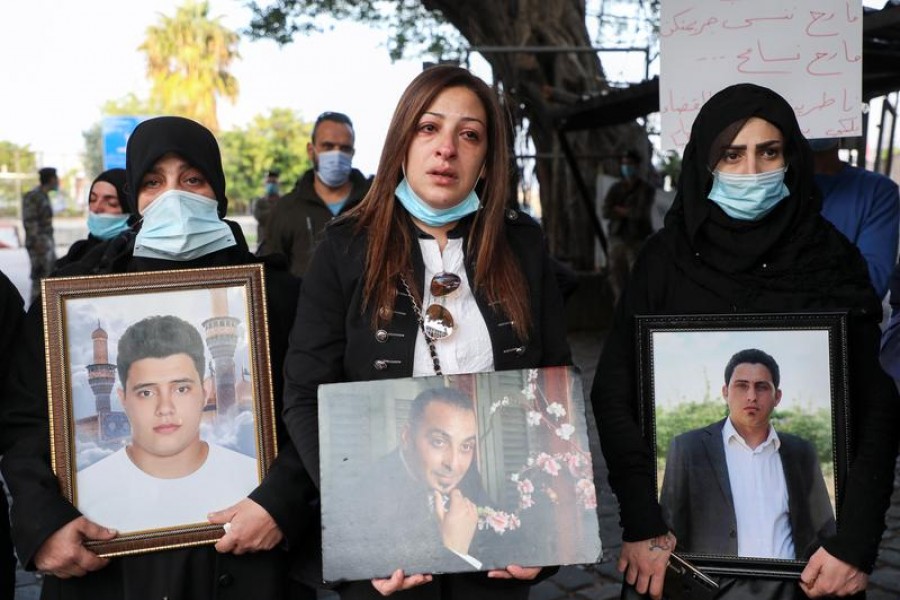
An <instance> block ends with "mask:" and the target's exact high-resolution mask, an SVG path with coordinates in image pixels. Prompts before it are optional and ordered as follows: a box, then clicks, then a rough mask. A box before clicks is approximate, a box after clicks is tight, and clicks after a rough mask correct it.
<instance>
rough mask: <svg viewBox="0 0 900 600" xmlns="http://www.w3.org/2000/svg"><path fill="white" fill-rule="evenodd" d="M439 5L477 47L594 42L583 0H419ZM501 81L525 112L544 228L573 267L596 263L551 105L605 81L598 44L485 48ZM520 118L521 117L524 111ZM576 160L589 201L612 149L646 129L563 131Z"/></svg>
mask: <svg viewBox="0 0 900 600" xmlns="http://www.w3.org/2000/svg"><path fill="white" fill-rule="evenodd" d="M422 3H423V5H424V6H425V8H427V9H429V10H434V11H439V12H440V13H441V14H442V15H443V16H444V18H445V19H446V21H447V22H449V23H450V24H452V25H453V26H454V27H456V28H457V29H458V30H459V31H460V33H461V34H462V35H463V36H464V37H465V38H466V39H467V40H468V42H469V44H471V45H472V46H474V47H478V46H513V47H515V46H547V47H554V48H585V47H589V46H591V45H592V41H591V39H590V35H589V34H588V31H587V26H586V23H585V3H584V0H559V1H556V2H548V1H547V0H492V1H490V2H485V1H484V0H423V2H422ZM483 55H484V57H485V59H486V60H487V61H488V62H489V63H490V65H491V66H492V67H493V70H494V78H495V80H496V81H498V82H500V84H501V85H502V90H501V93H502V95H503V97H504V99H505V100H506V103H507V105H508V106H509V108H510V110H511V111H512V114H513V116H514V118H515V119H516V122H517V123H518V124H520V125H521V124H523V122H524V121H526V120H527V123H528V134H529V135H530V136H531V139H532V140H533V142H534V147H535V150H536V152H537V155H538V158H537V166H536V171H537V178H538V183H539V185H540V192H541V209H542V214H543V223H544V229H545V231H546V234H547V237H548V240H549V244H550V250H551V252H552V253H553V254H554V255H555V256H557V257H558V258H561V259H563V260H567V261H569V262H570V263H571V264H572V265H573V266H574V267H575V268H577V269H592V268H594V266H595V260H594V254H595V251H594V248H595V240H596V237H595V234H594V231H593V229H592V228H591V227H590V222H591V221H590V220H589V218H588V216H587V213H586V212H585V211H586V209H585V207H584V202H583V200H582V199H581V198H580V197H579V195H578V190H577V188H576V187H575V183H574V179H573V177H572V172H571V170H570V168H569V166H568V164H567V163H566V161H565V159H564V157H563V156H562V153H561V150H560V147H559V140H558V138H557V132H556V129H555V126H554V122H553V120H552V118H551V113H552V111H553V110H554V109H559V108H562V107H564V106H565V105H566V104H571V103H573V102H575V101H577V100H579V99H581V98H582V97H585V96H586V95H595V94H597V93H599V92H601V91H603V90H605V89H607V88H608V86H607V84H606V81H605V78H604V75H603V67H602V65H601V64H600V59H599V57H598V56H597V54H596V53H595V52H584V51H577V52H575V51H561V52H552V53H551V52H547V53H544V52H541V53H535V52H527V51H522V52H515V53H510V52H484V53H483ZM523 118H524V119H523ZM568 140H569V143H570V145H571V146H572V150H573V151H574V153H575V155H576V156H577V157H579V160H578V168H579V169H580V172H581V174H582V177H583V178H584V180H585V182H586V183H587V185H588V189H589V190H590V193H591V200H592V201H593V198H594V194H595V193H596V192H595V189H596V185H595V182H596V176H597V173H598V171H602V170H606V171H607V172H609V173H615V172H616V170H617V168H618V160H617V157H618V156H619V155H620V154H621V153H622V151H623V150H625V149H627V148H631V147H635V148H636V149H637V150H638V151H639V152H640V153H641V154H642V155H644V154H646V153H645V152H644V151H643V150H644V149H645V148H647V147H648V143H647V138H646V134H645V132H644V131H643V130H642V129H641V128H640V127H639V126H638V125H637V124H636V123H634V122H632V123H629V124H624V125H619V126H616V127H610V128H606V129H597V130H589V131H584V132H577V133H570V134H568Z"/></svg>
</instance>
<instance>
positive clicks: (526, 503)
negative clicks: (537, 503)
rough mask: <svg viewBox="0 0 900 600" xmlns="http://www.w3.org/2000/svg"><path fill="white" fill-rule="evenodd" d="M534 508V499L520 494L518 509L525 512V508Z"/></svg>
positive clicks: (529, 495) (528, 495)
mask: <svg viewBox="0 0 900 600" xmlns="http://www.w3.org/2000/svg"><path fill="white" fill-rule="evenodd" d="M532 506H534V498H533V497H532V496H531V494H522V495H521V496H519V508H521V509H522V510H525V509H526V508H531V507H532Z"/></svg>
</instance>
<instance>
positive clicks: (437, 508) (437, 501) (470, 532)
mask: <svg viewBox="0 0 900 600" xmlns="http://www.w3.org/2000/svg"><path fill="white" fill-rule="evenodd" d="M432 493H433V494H434V512H435V514H436V515H437V519H438V524H439V525H440V529H441V539H442V540H443V542H444V546H446V547H447V548H449V549H450V550H453V551H454V552H458V553H459V554H466V555H467V554H469V546H471V545H472V538H474V537H475V529H476V528H477V527H478V508H477V507H476V506H475V504H474V503H473V502H472V501H471V500H469V499H468V498H466V497H465V496H463V495H462V492H460V491H459V490H458V489H454V490H452V491H451V492H450V502H449V504H448V506H447V508H444V503H443V501H442V500H441V494H440V492H437V491H435V492H432Z"/></svg>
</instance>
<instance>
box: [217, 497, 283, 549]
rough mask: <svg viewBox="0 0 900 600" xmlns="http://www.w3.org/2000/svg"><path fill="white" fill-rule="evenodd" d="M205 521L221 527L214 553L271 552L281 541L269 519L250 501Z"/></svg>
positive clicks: (270, 516)
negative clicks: (221, 531) (221, 533)
mask: <svg viewBox="0 0 900 600" xmlns="http://www.w3.org/2000/svg"><path fill="white" fill-rule="evenodd" d="M207 518H208V519H209V522H210V523H215V524H217V525H223V526H225V535H223V536H222V538H221V539H220V540H219V541H218V542H216V550H217V551H218V552H222V553H226V552H231V553H233V554H244V553H245V552H259V551H260V550H271V549H272V548H274V547H275V544H277V543H278V542H280V541H281V540H282V539H283V538H284V534H282V533H281V529H279V527H278V524H277V523H276V522H275V519H273V518H272V515H270V514H269V512H268V511H267V510H266V509H264V508H263V507H262V506H260V505H259V504H257V503H256V502H254V501H253V500H251V499H250V498H244V499H243V500H241V501H240V502H238V503H237V504H235V505H234V506H230V507H228V508H226V509H225V510H220V511H217V512H214V513H210V514H209V516H208V517H207Z"/></svg>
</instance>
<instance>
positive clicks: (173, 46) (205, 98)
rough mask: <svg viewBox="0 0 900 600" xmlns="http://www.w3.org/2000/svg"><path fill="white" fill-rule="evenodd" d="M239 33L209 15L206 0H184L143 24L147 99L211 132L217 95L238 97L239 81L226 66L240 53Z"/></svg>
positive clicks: (214, 126) (215, 120)
mask: <svg viewBox="0 0 900 600" xmlns="http://www.w3.org/2000/svg"><path fill="white" fill-rule="evenodd" d="M239 40H240V36H239V35H238V34H237V33H235V32H234V31H231V30H230V29H227V28H226V27H224V26H223V25H222V24H221V22H220V18H219V17H217V18H215V19H212V18H210V17H209V3H208V2H205V1H204V2H195V1H194V0H187V2H185V4H184V5H182V6H181V7H179V8H178V9H176V12H175V16H174V17H168V16H166V15H160V21H159V23H158V24H157V25H151V26H150V27H148V28H147V38H146V40H145V41H144V43H143V44H141V46H140V47H139V50H141V51H143V52H144V53H145V54H146V55H147V75H148V77H149V78H150V80H151V81H152V82H153V86H152V89H151V91H150V104H151V105H154V106H159V107H160V108H161V109H162V110H163V111H165V112H167V113H169V114H177V115H182V116H185V117H188V118H191V119H194V120H196V121H199V122H200V123H203V124H204V125H205V126H206V127H208V128H209V129H210V130H212V131H213V132H214V133H215V132H217V131H218V129H219V120H218V117H217V116H216V101H217V99H218V98H219V97H223V98H227V99H228V100H230V101H231V102H232V103H233V102H234V101H235V100H237V96H238V82H237V79H235V77H234V76H233V75H232V74H231V73H229V72H228V68H229V67H230V65H231V63H232V61H233V60H234V59H236V58H240V55H239V54H238V50H237V45H238V41H239Z"/></svg>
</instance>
